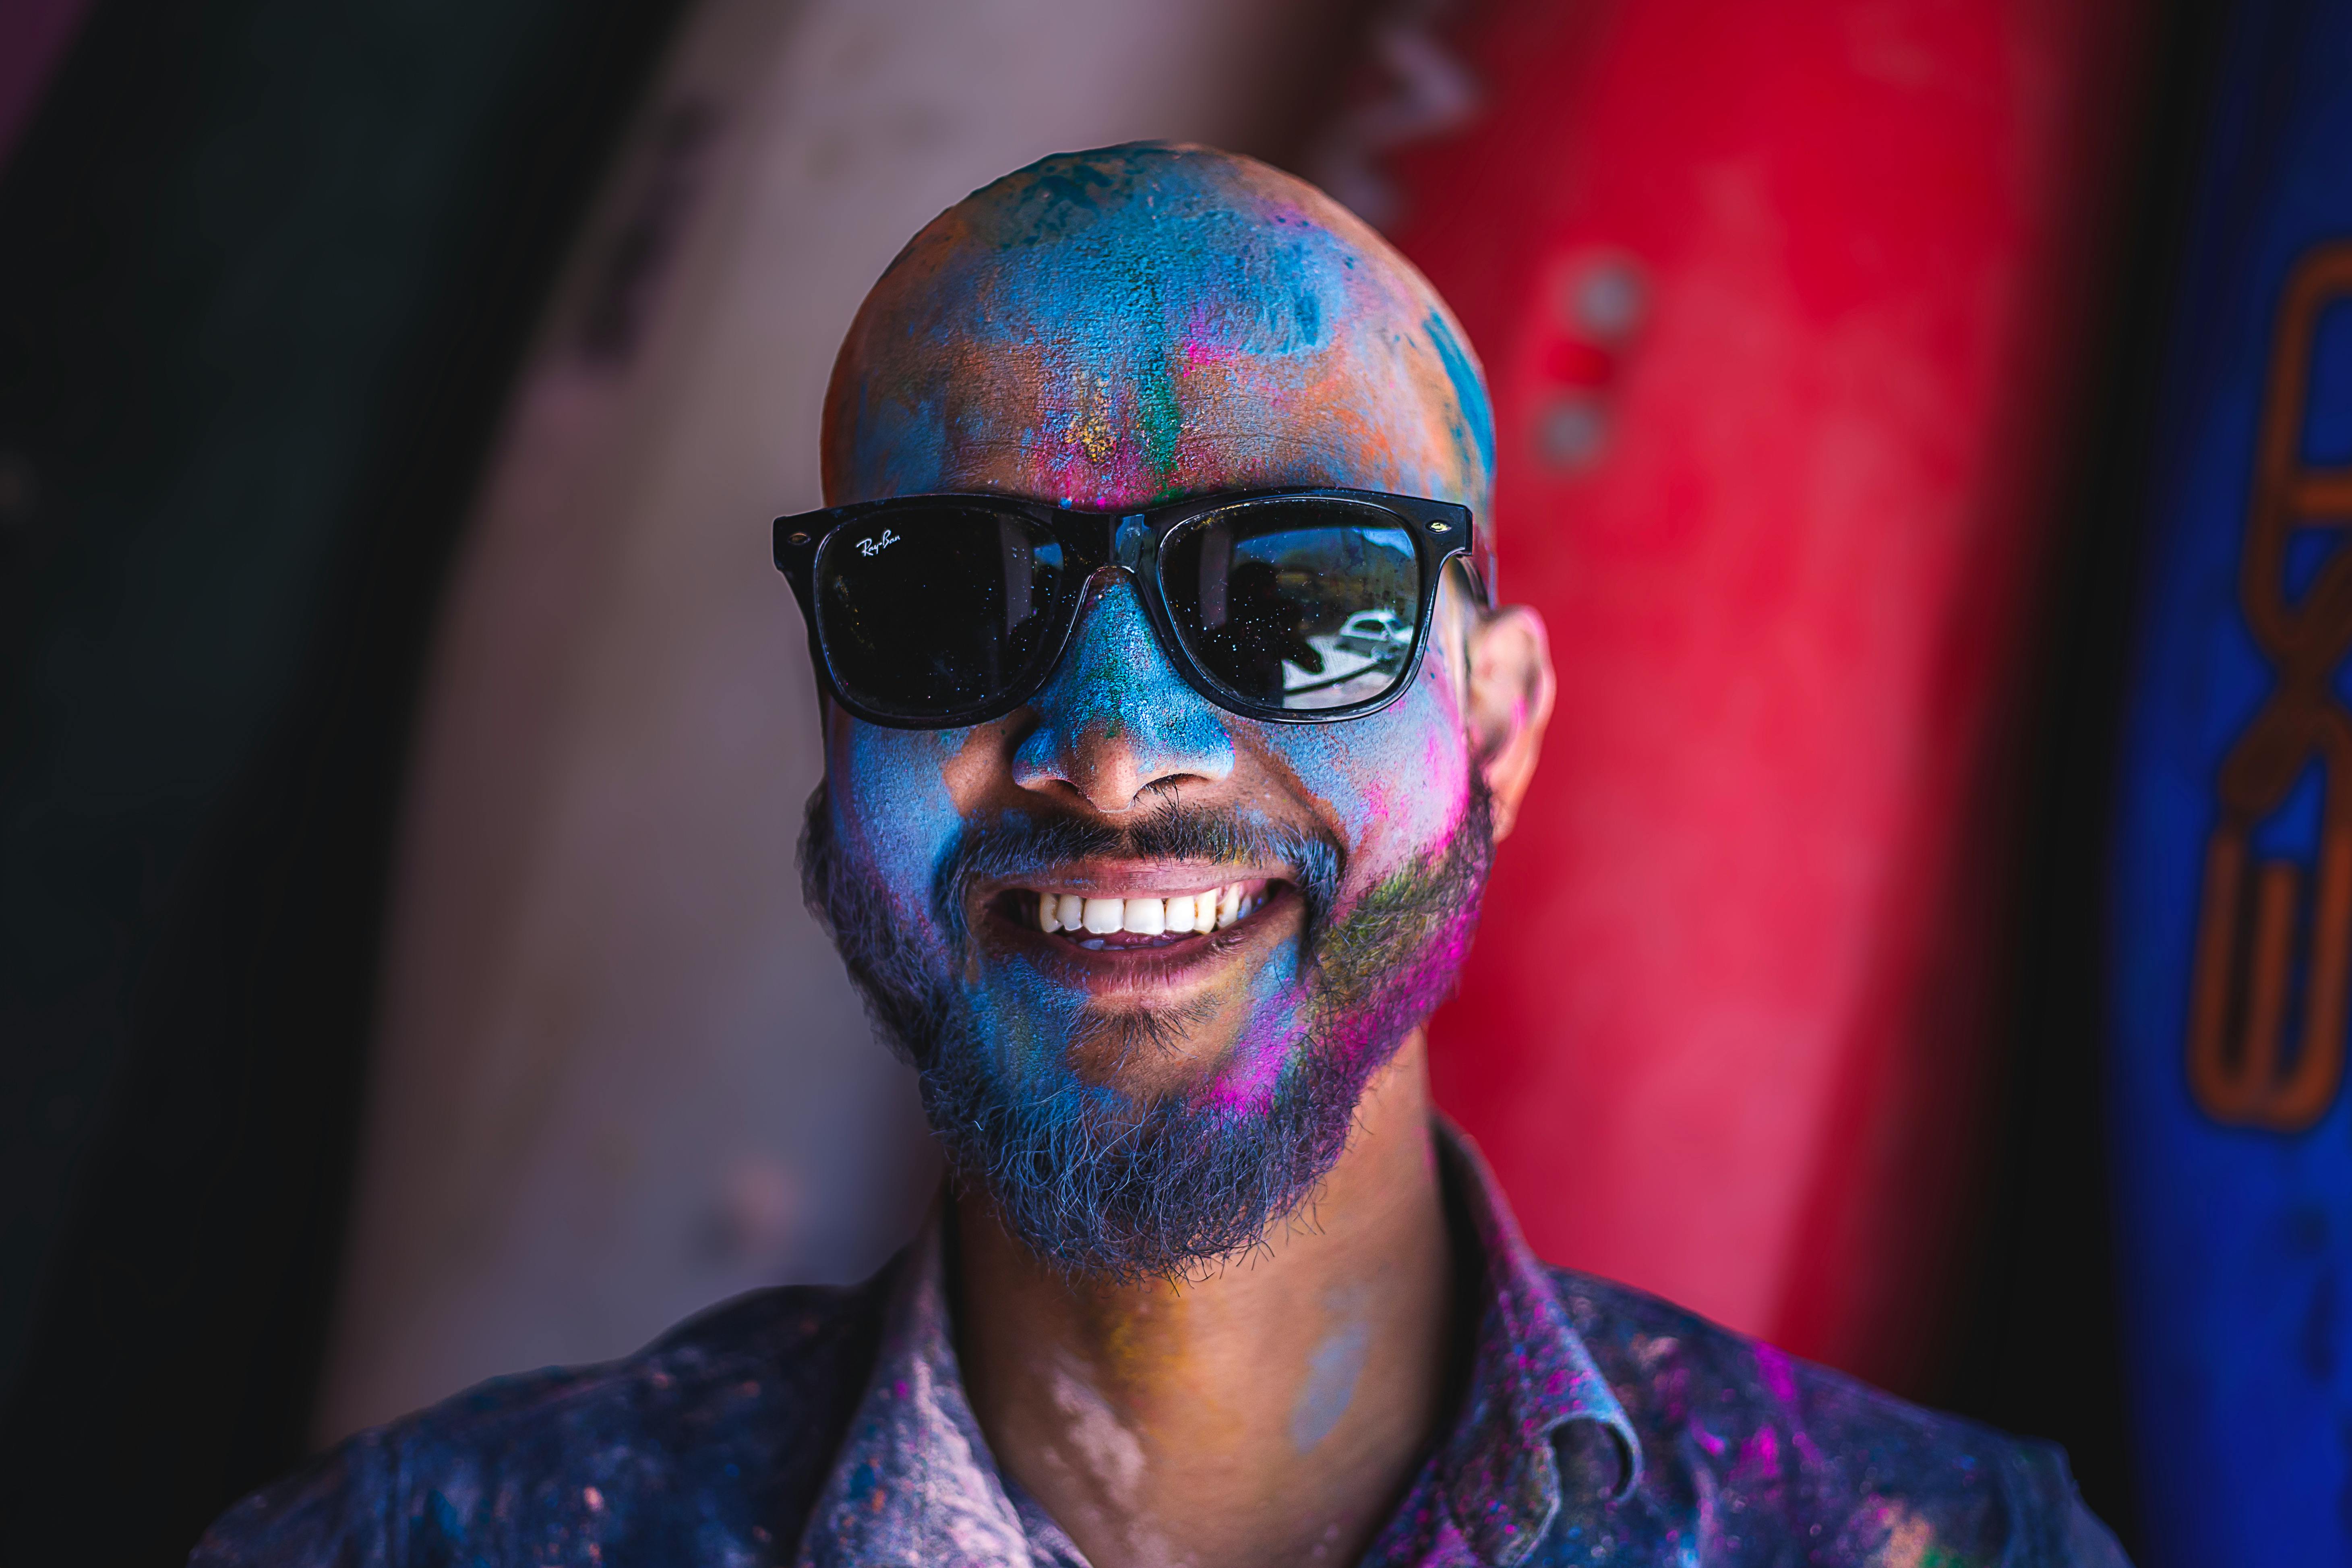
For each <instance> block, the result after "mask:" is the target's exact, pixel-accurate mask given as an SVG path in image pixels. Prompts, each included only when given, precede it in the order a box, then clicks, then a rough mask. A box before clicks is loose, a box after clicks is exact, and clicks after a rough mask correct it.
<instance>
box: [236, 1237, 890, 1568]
mask: <svg viewBox="0 0 2352 1568" xmlns="http://www.w3.org/2000/svg"><path fill="white" fill-rule="evenodd" d="M881 1289H883V1283H882V1281H881V1280H880V1279H877V1280H875V1281H869V1282H868V1283H867V1284H866V1285H864V1286H860V1287H857V1288H856V1289H825V1288H814V1287H797V1288H787V1289H771V1290H761V1291H755V1292H753V1293H751V1295H748V1296H743V1297H739V1298H738V1299H736V1300H733V1301H730V1302H727V1303H725V1304H724V1305H722V1306H719V1307H717V1308H714V1309H712V1310H709V1311H708V1312H705V1313H702V1314H701V1315H699V1316H698V1317H696V1318H693V1319H691V1320H689V1321H687V1322H686V1323H683V1324H681V1325H680V1326H678V1327H677V1328H676V1329H674V1330H672V1331H670V1332H668V1333H667V1334H665V1335H663V1336H662V1338H660V1339H659V1340H657V1341H656V1342H654V1343H653V1344H651V1345H649V1346H647V1347H646V1349H645V1350H643V1351H641V1352H638V1353H637V1354H635V1355H633V1356H629V1357H626V1358H625V1359H623V1360H620V1361H615V1362H607V1363H603V1364H601V1365H595V1366H587V1367H576V1368H561V1369H554V1370H550V1371H546V1372H538V1373H529V1374H526V1375H523V1376H519V1377H502V1378H494V1379H492V1380H491V1381H490V1382H488V1383H485V1384H480V1385H479V1386H478V1387H475V1388H472V1389H469V1390H467V1392H465V1393H464V1394H458V1395H457V1396H456V1397H455V1398H452V1399H449V1400H446V1401H445V1402H443V1403H442V1404H439V1405H434V1406H432V1407H430V1408H428V1409H425V1410H422V1411H419V1412H417V1413H416V1414H415V1415H409V1416H405V1417H404V1418H403V1419H401V1420H398V1421H395V1422H393V1423H391V1424H390V1425H388V1426H381V1427H378V1428H376V1429H375V1430H373V1431H370V1432H362V1433H361V1434H360V1435H358V1436H355V1437H352V1438H350V1439H348V1440H347V1441H345V1442H344V1443H342V1444H341V1445H340V1446H338V1447H335V1448H334V1449H332V1450H331V1451H330V1452H329V1453H327V1454H325V1455H323V1456H321V1457H320V1458H319V1459H317V1460H315V1461H314V1462H312V1463H311V1464H310V1466H308V1467H307V1468H304V1469H302V1470H300V1471H298V1472H296V1473H295V1474H293V1475H291V1476H289V1477H288V1478H286V1479H284V1480H281V1481H279V1482H278V1483H277V1484H275V1485H273V1486H270V1487H268V1488H266V1489H263V1490H261V1491H259V1492H257V1493H255V1494H254V1495H253V1496H251V1497H249V1498H247V1499H246V1500H244V1501H243V1502H241V1503H239V1504H237V1505H236V1507H235V1508H233V1509H231V1510H229V1511H228V1512H227V1513H226V1514H224V1515H222V1516H221V1518H220V1519H219V1521H216V1522H215V1524H214V1526H213V1528H212V1531H210V1532H209V1533H208V1534H207V1535H206V1536H205V1540H204V1542H202V1543H201V1544H200V1545H199V1546H198V1547H197V1548H196V1552H195V1555H194V1558H193V1559H192V1560H191V1563H192V1568H230V1565H233V1564H246V1563H271V1564H287V1565H290V1568H327V1565H329V1564H333V1565H336V1568H344V1565H350V1568H376V1565H379V1564H382V1565H385V1568H390V1565H393V1564H401V1563H411V1562H436V1563H437V1562H442V1561H445V1560H449V1559H451V1558H453V1557H455V1558H457V1560H463V1561H476V1560H483V1561H489V1562H502V1561H509V1560H511V1561H515V1562H524V1561H530V1562H537V1561H540V1557H539V1556H537V1555H530V1553H531V1552H534V1551H536V1550H543V1549H544V1548H546V1547H549V1546H551V1545H561V1544H564V1543H572V1544H574V1545H584V1544H587V1543H590V1542H598V1543H601V1545H602V1555H603V1556H604V1559H605V1560H606V1561H614V1560H619V1561H629V1562H644V1563H688V1562H695V1561H700V1560H702V1557H703V1555H705V1554H706V1553H705V1551H704V1548H703V1547H700V1546H698V1547H696V1548H694V1549H693V1550H694V1552H695V1555H692V1556H688V1555H684V1554H683V1553H685V1552H687V1551H688V1548H687V1547H686V1546H685V1545H684V1544H683V1542H688V1541H695V1540H700V1541H702V1542H706V1543H712V1531H718V1532H719V1540H721V1541H726V1542H729V1543H730V1544H732V1543H733V1542H734V1541H735V1538H737V1537H740V1550H741V1551H742V1552H744V1553H745V1554H746V1555H747V1556H750V1555H751V1554H753V1553H757V1554H759V1555H761V1556H763V1557H764V1555H766V1553H765V1552H764V1550H763V1549H764V1548H765V1547H766V1545H767V1544H768V1542H769V1538H770V1536H771V1534H772V1531H773V1529H774V1527H775V1523H776V1521H779V1520H782V1519H787V1518H790V1517H793V1516H794V1510H798V1511H799V1512H803V1513H804V1512H805V1511H806V1510H807V1508H808V1507H809V1506H810V1502H811V1500H813V1499H814V1495H815V1492H816V1489H817V1487H818V1486H819V1485H820V1484H821V1483H822V1481H823V1479H824V1474H825V1469H826V1467H827V1465H828V1464H829V1463H830V1461H831V1458H832V1455H833V1450H834V1447H835V1445H836V1444H837V1442H838V1440H839V1437H840V1434H841V1431H842V1429H843V1427H844V1426H845V1424H846V1422H847V1421H848V1418H849V1415H850V1411H851V1408H852V1406H853V1405H854V1404H855V1402H856V1398H857V1396H858V1394H859V1392H860V1389H861V1386H862V1384H863V1382H864V1378H865V1374H866V1370H867V1368H868V1366H869V1365H870V1363H871V1362H872V1360H873V1352H874V1345H875V1342H876V1338H877V1333H878V1329H879V1322H880V1310H879V1307H878V1300H879V1293H880V1291H881ZM689 1521H690V1522H689ZM681 1527H684V1528H683V1529H681ZM633 1540H634V1541H636V1542H641V1543H642V1544H643V1545H644V1546H646V1548H647V1550H645V1551H642V1552H635V1553H632V1552H629V1551H627V1550H626V1549H625V1543H626V1542H631V1541H633ZM656 1543H662V1544H656ZM614 1547H623V1548H624V1550H623V1551H622V1552H621V1554H620V1556H619V1558H618V1559H615V1558H614V1550H613V1549H614ZM719 1560H728V1559H727V1555H726V1552H724V1551H723V1550H722V1551H721V1552H720V1553H719Z"/></svg>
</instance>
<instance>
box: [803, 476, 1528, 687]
mask: <svg viewBox="0 0 2352 1568" xmlns="http://www.w3.org/2000/svg"><path fill="white" fill-rule="evenodd" d="M1293 500H1339V501H1347V502H1351V503H1354V504H1357V505H1361V506H1367V507H1370V508H1372V509H1373V510H1378V511H1381V512H1385V513H1387V514H1388V515H1389V516H1390V517H1391V518H1393V519H1394V520H1395V521H1396V522H1397V523H1398V524H1400V525H1401V526H1402V527H1403V528H1404V530H1405V531H1406V532H1407V533H1408V534H1410V535H1411V536H1412V542H1413V552H1414V555H1415V557H1416V560H1417V562H1418V563H1419V566H1420V571H1421V616H1420V620H1419V621H1418V623H1417V624H1416V625H1415V626H1414V627H1413V634H1412V651H1411V652H1410V653H1409V654H1408V655H1407V656H1406V658H1405V663H1404V668H1403V671H1402V674H1400V675H1399V676H1398V678H1397V679H1396V681H1395V682H1394V684H1392V685H1391V687H1390V688H1389V689H1388V690H1386V691H1384V692H1382V693H1381V695H1380V696H1379V697H1377V698H1374V699H1371V700H1367V701H1363V702H1358V703H1352V704H1349V705H1348V706H1345V707H1339V708H1316V709H1292V708H1276V707H1273V706H1271V705H1269V704H1266V703H1262V702H1255V701H1253V700H1249V699H1248V698H1245V697H1244V696H1242V695H1241V694H1240V693H1239V692H1236V691H1234V690H1232V689H1229V688H1227V687H1226V686H1225V685H1224V684H1223V682H1221V681H1219V680H1218V679H1216V677H1215V676H1213V675H1212V674H1210V673H1209V671H1207V670H1206V669H1203V668H1202V667H1201V665H1200V662H1199V661H1198V660H1197V659H1195V658H1193V657H1192V650H1191V649H1190V648H1188V647H1185V645H1184V639H1183V638H1182V637H1180V636H1178V635H1177V632H1176V626H1175V622H1174V619H1173V617H1172V616H1170V614H1169V612H1168V601H1167V595H1166V591H1165V589H1164V587H1163V585H1162V584H1161V583H1160V552H1161V550H1162V549H1163V547H1164V546H1165V545H1166V543H1167V542H1168V540H1169V539H1171V537H1173V536H1174V535H1175V534H1176V533H1177V532H1179V531H1181V530H1182V529H1184V528H1185V527H1186V526H1187V525H1189V524H1192V523H1196V522H1199V521H1202V520H1204V519H1206V518H1209V517H1212V516H1214V515H1216V514H1218V513H1220V512H1225V511H1231V510H1235V509H1236V508H1244V507H1254V506H1261V505H1267V504H1280V503H1283V502H1286V501H1293ZM942 502H946V503H951V504H953V505H956V506H959V507H971V508H974V509H978V510H986V511H993V512H997V513H1000V514H1003V515H1009V516H1013V517H1018V518H1021V519H1024V521H1029V522H1033V523H1035V524H1037V525H1038V526H1040V527H1042V528H1043V529H1045V531H1047V532H1048V533H1050V534H1051V535H1052V536H1053V538H1054V539H1055V541H1057V542H1059V543H1060V544H1061V546H1062V549H1063V551H1064V552H1065V553H1066V554H1067V555H1068V556H1069V558H1070V560H1071V563H1072V565H1073V567H1074V568H1076V570H1074V571H1073V572H1072V573H1071V574H1070V577H1071V581H1072V583H1073V584H1075V585H1074V586H1073V587H1072V588H1071V589H1069V590H1066V592H1065V593H1064V594H1063V595H1061V598H1060V601H1059V602H1058V603H1056V604H1055V606H1054V608H1053V610H1052V612H1051V613H1052V615H1053V616H1054V624H1053V625H1051V626H1048V628H1047V630H1046V633H1045V638H1046V645H1047V646H1045V647H1044V648H1042V649H1041V650H1040V653H1039V656H1038V658H1037V663H1036V667H1035V669H1034V672H1033V673H1032V674H1031V675H1029V676H1027V677H1024V679H1022V680H1020V681H1018V682H1016V683H1015V684H1014V685H1013V686H1011V687H1008V688H1007V689H1005V690H1004V691H1003V692H1002V693H1000V694H999V695H998V696H996V697H994V698H992V699H991V700H989V701H988V702H986V703H983V704H979V705H976V706H974V707H973V708H972V709H971V710H969V711H968V712H959V713H956V714H954V715H953V716H951V717H948V718H940V719H914V718H908V717H907V716H905V715H903V714H895V713H883V712H878V711H877V710H874V709H871V708H868V707H867V706H866V705H865V704H864V703H862V702H859V701H858V700H856V699H855V698H853V697H851V696H850V695H848V694H847V693H846V692H845V691H844V690H843V689H842V687H841V683H840V681H839V680H837V679H835V676H834V670H833V660H832V658H831V657H830V656H829V655H828V654H827V653H826V651H825V647H824V638H823V637H821V636H820V635H819V633H818V630H817V619H816V570H817V565H818V563H819V562H820V561H821V560H822V559H823V553H824V547H825V545H826V544H827V543H828V542H830V541H831V540H832V539H833V538H834V536H835V535H836V534H838V533H840V532H842V531H844V530H845V529H848V528H852V527H855V526H857V525H858V524H861V523H868V522H872V521H876V520H877V519H878V520H882V521H886V522H887V520H888V518H889V517H890V516H891V514H892V513H894V512H898V511H912V510H918V509H919V508H923V507H928V506H936V505H939V504H940V503H942ZM1474 541H1475V529H1474V527H1473V523H1472V519H1471V515H1470V509H1469V508H1468V507H1465V506H1457V505H1455V504H1454V503H1453V502H1451V501H1438V500H1424V499H1423V498H1421V497H1418V496H1400V495H1389V494H1386V493H1384V492H1382V491H1380V490H1351V489H1326V488H1318V487H1313V486H1290V487H1283V488H1278V489H1251V490H1228V491H1223V492H1221V493H1218V494H1213V495H1203V496H1194V497H1191V498H1189V499H1187V500H1179V501H1168V502H1164V503H1162V504H1161V505H1159V506H1152V507H1142V508H1136V507H1122V508H1118V509H1115V510H1093V509H1089V508H1083V507H1065V506H1055V505H1053V504H1051V503H1049V502H1045V501H1037V500H1028V499H1026V498H1024V497H1021V496H1008V495H1000V494H996V493H994V492H991V491H977V492H971V493H960V492H952V491H950V492H942V493H940V494H934V495H920V496H893V497H890V498H888V499H887V500H869V501H857V502H855V503H853V504H851V505H848V506H836V507H827V508H824V510H820V511H805V512H800V513H797V514H795V515H793V516H790V517H780V518H778V519H776V522H775V555H776V567H777V570H779V571H781V572H782V573H783V574H784V575H785V576H786V577H787V578H789V579H791V581H792V584H793V595H794V596H795V597H797V598H798V599H799V601H800V607H801V619H802V620H803V622H804V623H805V624H806V625H807V627H808V638H809V658H810V661H811V662H812V663H813V664H814V665H815V667H816V675H817V680H818V682H819V683H820V684H821V685H822V686H823V687H824V691H825V695H826V696H828V697H830V698H831V699H832V700H834V701H835V702H837V703H839V704H840V705H841V707H842V708H843V709H844V710H845V711H847V712H848V713H850V714H852V715H853V716H855V717H856V718H858V719H861V720H864V721H866V723H869V724H878V725H881V726H883V727H885V728H887V729H892V730H961V729H967V728H969V727H971V726H972V725H975V724H985V723H987V722H989V721H991V720H993V719H1001V718H1003V716H1004V715H1005V714H1007V713H1010V712H1012V711H1013V710H1015V709H1017V708H1019V707H1021V706H1022V705H1023V704H1024V703H1026V702H1027V701H1028V700H1030V699H1031V698H1033V697H1034V696H1036V695H1037V693H1038V692H1039V691H1040V690H1041V689H1043V688H1044V687H1045V683H1046V682H1047V681H1048V680H1051V679H1053V677H1054V673H1055V671H1056V670H1058V669H1060V668H1061V667H1062V661H1063V660H1064V659H1065V658H1068V657H1069V651H1070V637H1071V635H1072V634H1073V633H1074V632H1075V631H1076V629H1077V623H1078V612H1079V610H1080V609H1081V608H1082V607H1083V606H1084V605H1085V603H1086V598H1087V593H1086V590H1087V584H1090V583H1092V582H1093V580H1094V579H1095V577H1096V576H1097V575H1098V574H1101V573H1102V572H1104V571H1106V570H1111V571H1122V572H1125V573H1126V574H1128V576H1129V579H1131V580H1132V581H1133V582H1134V584H1135V585H1136V596H1137V597H1138V598H1139V599H1140V600H1142V601H1143V611H1144V616H1145V618H1146V619H1148V620H1149V621H1150V625H1151V632H1152V636H1153V637H1154V638H1155V639H1156V640H1157V641H1158V642H1159V644H1160V651H1161V652H1162V653H1163V654H1164V655H1165V656H1166V657H1167V658H1168V661H1169V663H1170V664H1171V666H1172V667H1173V668H1175V671H1176V673H1177V675H1178V676H1179V677H1180V678H1181V679H1182V680H1183V682H1184V684H1185V685H1187V686H1189V687H1191V688H1192V689H1193V690H1194V691H1196V692H1198V693H1200V694H1201V696H1202V697H1204V698H1206V699H1207V700H1209V701H1211V702H1213V703H1214V704H1215V705H1216V706H1218V707H1219V708H1222V709H1223V710H1225V711H1226V712H1228V713H1234V714H1238V715H1239V716H1241V717H1242V718H1244V719H1257V720H1262V721H1265V722H1268V723H1275V724H1332V723H1338V722H1340V721H1344V720H1349V719H1361V718H1363V717H1365V716H1366V715H1368V714H1372V713H1377V712H1379V711H1380V710H1381V709H1383V708H1386V707H1387V706H1389V704H1391V703H1392V702H1394V701H1395V700H1397V699H1398V698H1400V697H1402V696H1403V695H1404V693H1405V692H1406V691H1407V690H1408V689H1410V688H1411V687H1412V683H1413V680H1414V679H1415V678H1416V677H1418V676H1419V675H1420V673H1421V665H1422V659H1423V656H1424V655H1425V654H1426V653H1427V651H1428V647H1429V628H1430V626H1431V623H1432V622H1433V620H1434V619H1435V617H1436V614H1437V599H1438V589H1439V586H1440V584H1442V582H1443V580H1444V572H1445V568H1446V566H1447V564H1448V563H1451V562H1453V561H1454V560H1455V559H1456V558H1457V557H1459V558H1461V559H1462V560H1463V564H1464V567H1465V575H1467V576H1468V578H1469V579H1470V584H1471V587H1472V590H1473V591H1474V592H1475V594H1476V595H1477V597H1478V599H1479V601H1480V603H1481V604H1482V605H1483V604H1484V603H1485V602H1486V584H1485V582H1484V580H1483V579H1482V577H1481V575H1480V574H1479V571H1478V565H1477V555H1476V550H1475V542H1474Z"/></svg>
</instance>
